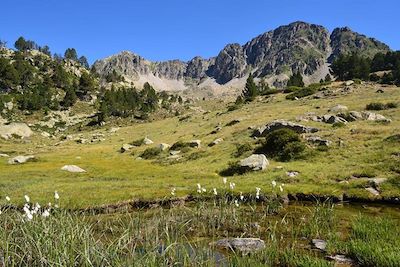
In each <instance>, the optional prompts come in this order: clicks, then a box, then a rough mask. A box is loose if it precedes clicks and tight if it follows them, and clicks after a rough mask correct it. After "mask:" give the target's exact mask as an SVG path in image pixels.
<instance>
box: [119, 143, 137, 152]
mask: <svg viewBox="0 0 400 267" xmlns="http://www.w3.org/2000/svg"><path fill="white" fill-rule="evenodd" d="M132 148H134V146H132V145H130V144H123V145H122V147H121V149H120V151H121V153H125V152H127V151H129V150H131V149H132Z"/></svg>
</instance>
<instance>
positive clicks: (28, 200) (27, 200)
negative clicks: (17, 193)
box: [24, 195, 31, 203]
mask: <svg viewBox="0 0 400 267" xmlns="http://www.w3.org/2000/svg"><path fill="white" fill-rule="evenodd" d="M24 198H25V201H26V202H27V203H29V202H30V201H31V199H30V198H29V196H28V195H25V196H24Z"/></svg>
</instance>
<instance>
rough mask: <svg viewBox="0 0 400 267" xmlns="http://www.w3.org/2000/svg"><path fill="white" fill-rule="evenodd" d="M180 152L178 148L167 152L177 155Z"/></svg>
mask: <svg viewBox="0 0 400 267" xmlns="http://www.w3.org/2000/svg"><path fill="white" fill-rule="evenodd" d="M180 153H181V151H180V150H172V151H170V152H169V154H170V155H171V156H175V155H178V154H180Z"/></svg>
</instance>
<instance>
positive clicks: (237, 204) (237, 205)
mask: <svg viewBox="0 0 400 267" xmlns="http://www.w3.org/2000/svg"><path fill="white" fill-rule="evenodd" d="M235 206H236V207H239V201H237V199H235Z"/></svg>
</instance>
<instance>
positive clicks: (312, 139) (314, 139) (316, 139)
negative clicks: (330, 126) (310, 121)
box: [306, 136, 332, 146]
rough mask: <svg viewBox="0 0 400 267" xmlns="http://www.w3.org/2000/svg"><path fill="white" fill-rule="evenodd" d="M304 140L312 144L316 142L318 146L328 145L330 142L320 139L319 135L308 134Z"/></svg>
mask: <svg viewBox="0 0 400 267" xmlns="http://www.w3.org/2000/svg"><path fill="white" fill-rule="evenodd" d="M306 140H307V141H308V142H310V143H313V144H316V145H319V146H330V145H331V144H332V142H331V141H329V140H326V139H322V138H321V137H319V136H309V137H306Z"/></svg>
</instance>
